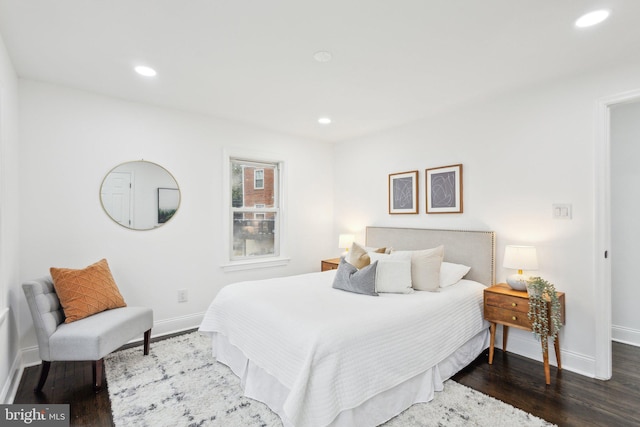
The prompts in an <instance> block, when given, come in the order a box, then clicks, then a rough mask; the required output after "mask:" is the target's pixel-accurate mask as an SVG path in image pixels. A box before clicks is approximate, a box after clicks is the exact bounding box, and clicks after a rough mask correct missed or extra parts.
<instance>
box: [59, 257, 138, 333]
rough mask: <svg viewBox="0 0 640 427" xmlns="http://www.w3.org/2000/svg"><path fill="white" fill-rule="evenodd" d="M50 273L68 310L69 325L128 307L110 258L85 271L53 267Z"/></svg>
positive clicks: (65, 311)
mask: <svg viewBox="0 0 640 427" xmlns="http://www.w3.org/2000/svg"><path fill="white" fill-rule="evenodd" d="M49 271H50V272H51V277H52V278H53V287H54V288H55V289H56V294H58V298H59V299H60V304H61V305H62V309H63V310H64V315H65V317H66V319H65V320H64V322H65V323H71V322H75V321H76V320H80V319H84V318H85V317H88V316H91V315H92V314H96V313H100V312H101V311H105V310H109V309H111V308H118V307H125V306H126V305H127V304H126V303H125V302H124V298H122V295H120V291H119V290H118V286H117V285H116V282H115V281H114V280H113V276H112V275H111V271H110V270H109V264H107V260H106V259H102V260H100V261H98V262H96V263H95V264H91V265H90V266H88V267H87V268H83V269H81V270H73V269H70V268H55V267H51V269H50V270H49Z"/></svg>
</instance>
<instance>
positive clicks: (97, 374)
mask: <svg viewBox="0 0 640 427" xmlns="http://www.w3.org/2000/svg"><path fill="white" fill-rule="evenodd" d="M103 365H104V359H100V360H94V361H93V388H94V390H95V391H98V390H100V389H101V388H102V372H103Z"/></svg>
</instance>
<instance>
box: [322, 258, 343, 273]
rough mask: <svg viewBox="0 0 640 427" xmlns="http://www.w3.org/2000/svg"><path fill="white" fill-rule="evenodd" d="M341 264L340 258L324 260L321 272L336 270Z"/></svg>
mask: <svg viewBox="0 0 640 427" xmlns="http://www.w3.org/2000/svg"><path fill="white" fill-rule="evenodd" d="M338 264H340V258H331V259H323V260H322V263H321V264H320V271H327V270H336V269H337V268H338Z"/></svg>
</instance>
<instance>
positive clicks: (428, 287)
mask: <svg viewBox="0 0 640 427" xmlns="http://www.w3.org/2000/svg"><path fill="white" fill-rule="evenodd" d="M399 253H409V254H411V284H412V286H413V289H416V290H418V291H430V292H436V291H437V290H438V288H439V287H440V268H441V267H440V265H441V264H442V258H443V257H444V246H438V247H436V248H433V249H423V250H419V251H394V252H392V254H399Z"/></svg>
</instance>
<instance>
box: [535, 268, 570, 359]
mask: <svg viewBox="0 0 640 427" xmlns="http://www.w3.org/2000/svg"><path fill="white" fill-rule="evenodd" d="M527 282H528V283H527V291H528V292H529V313H528V314H527V317H528V318H529V320H530V321H531V330H532V332H533V334H534V335H535V336H536V338H539V339H540V340H541V342H542V348H543V349H544V350H546V349H547V345H548V342H547V341H548V338H549V337H551V338H552V339H553V340H554V341H555V339H556V337H557V336H558V331H560V328H562V318H561V316H562V313H561V307H560V300H559V299H558V294H557V293H556V288H555V286H554V285H553V283H549V282H547V281H546V280H544V279H543V278H541V277H531V278H530V279H529V280H528V281H527ZM549 302H550V304H549ZM549 309H551V315H549ZM549 321H551V324H549Z"/></svg>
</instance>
